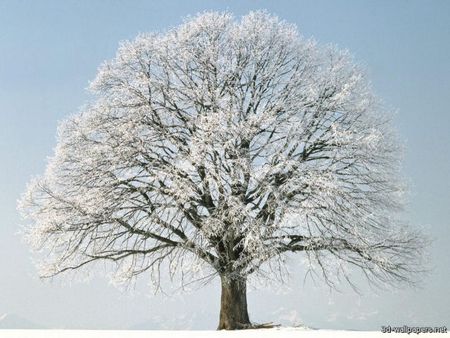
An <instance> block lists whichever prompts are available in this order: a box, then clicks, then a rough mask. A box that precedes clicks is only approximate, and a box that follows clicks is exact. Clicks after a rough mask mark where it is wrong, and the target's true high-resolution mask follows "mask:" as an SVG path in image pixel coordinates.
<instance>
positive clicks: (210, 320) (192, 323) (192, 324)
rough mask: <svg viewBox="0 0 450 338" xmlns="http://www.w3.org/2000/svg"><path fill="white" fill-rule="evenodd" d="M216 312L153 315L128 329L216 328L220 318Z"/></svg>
mask: <svg viewBox="0 0 450 338" xmlns="http://www.w3.org/2000/svg"><path fill="white" fill-rule="evenodd" d="M216 317H217V315H216V314H215V313H214V314H212V313H207V312H201V313H190V314H186V315H183V316H177V317H172V318H168V317H165V316H153V317H152V318H149V319H148V320H147V321H145V322H141V323H138V324H135V325H132V326H131V327H128V330H214V329H215V328H216V327H215V326H216V325H217V321H218V318H216Z"/></svg>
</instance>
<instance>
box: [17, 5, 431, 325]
mask: <svg viewBox="0 0 450 338" xmlns="http://www.w3.org/2000/svg"><path fill="white" fill-rule="evenodd" d="M90 88H91V90H92V91H93V93H94V94H95V101H94V102H93V103H91V104H89V105H88V106H87V107H85V108H84V109H83V110H82V111H81V112H80V113H78V114H76V115H74V116H72V117H70V118H68V119H67V120H66V121H64V122H63V123H62V125H61V126H60V128H59V131H58V143H57V147H56V149H55V154H54V156H53V157H52V158H50V160H49V164H48V167H47V170H46V172H45V174H44V175H43V176H42V177H41V178H39V179H37V180H34V181H33V182H32V183H31V184H30V186H29V188H28V190H27V193H26V194H25V195H24V197H23V198H22V200H21V202H20V208H21V209H22V211H23V212H24V214H25V216H26V217H28V218H29V219H30V220H31V222H29V223H30V224H29V225H28V226H26V236H27V239H28V240H29V242H31V243H32V244H33V245H34V246H35V247H38V248H43V249H44V250H45V252H46V253H47V254H46V256H45V259H44V260H43V263H44V264H43V266H42V271H41V274H42V275H43V276H54V275H57V274H59V273H62V272H64V271H67V270H74V269H78V268H81V267H83V266H85V265H87V264H89V263H93V262H96V261H111V262H113V266H114V265H115V266H116V267H117V270H116V271H117V273H116V275H115V276H116V278H117V279H120V280H122V281H128V280H130V279H132V278H133V277H134V276H137V275H138V274H141V273H143V272H146V271H147V272H149V274H150V276H151V277H152V278H153V279H154V281H155V282H156V283H158V282H159V276H160V272H161V268H162V267H167V268H168V270H169V272H170V274H176V273H180V276H181V281H182V282H183V283H186V282H189V281H192V280H196V279H198V278H207V277H208V278H214V277H215V276H219V277H220V279H221V285H222V295H221V309H220V323H219V329H236V328H245V327H249V326H250V325H251V322H250V319H249V315H248V312H247V298H246V285H247V278H248V277H249V276H250V275H252V276H256V277H257V278H259V277H261V278H264V277H267V276H268V274H275V275H279V276H282V275H283V273H284V271H285V270H284V269H283V267H284V266H285V258H286V256H287V255H289V254H290V253H297V252H298V253H302V254H303V256H304V258H306V260H305V261H306V262H307V265H308V269H310V270H311V272H312V273H315V274H316V275H317V276H320V277H323V279H324V281H325V282H326V283H328V284H329V285H331V286H334V285H335V284H336V283H337V282H339V281H340V280H342V279H347V280H348V282H350V283H352V280H351V279H350V278H349V274H348V269H349V268H350V267H352V266H353V267H356V268H359V269H360V270H361V271H362V272H363V273H364V274H365V276H366V277H367V279H368V280H369V281H370V282H373V283H379V284H382V285H383V284H385V283H388V284H392V283H396V282H411V281H412V280H413V278H412V277H413V275H414V273H415V272H417V271H418V270H420V257H421V253H422V248H423V246H424V240H423V236H422V235H421V234H420V233H418V232H415V231H413V230H408V228H407V227H406V226H405V225H404V223H403V222H402V221H401V219H400V217H399V216H398V215H399V214H398V211H399V210H401V208H402V202H401V196H402V192H403V188H402V183H401V179H400V175H399V150H400V149H399V145H398V141H397V140H396V137H395V133H393V131H392V129H391V125H390V119H389V115H388V114H386V113H384V112H383V107H382V105H380V104H379V102H378V101H377V99H376V98H375V97H374V96H373V95H372V94H371V89H370V86H369V85H368V82H367V80H366V79H365V76H364V73H363V72H362V71H361V70H360V69H359V68H358V67H357V66H355V65H354V62H353V61H352V58H351V57H350V56H349V55H348V53H347V52H343V51H340V50H338V49H336V48H334V47H330V46H327V47H323V46H317V44H316V43H315V42H314V41H313V40H306V39H304V38H302V37H300V36H299V35H298V33H297V31H296V28H295V27H294V26H292V25H290V24H287V23H285V22H283V21H280V20H279V19H278V18H276V17H273V16H270V15H268V14H267V13H265V12H252V13H250V14H248V15H246V16H244V17H243V18H242V19H241V20H240V21H238V22H237V21H235V20H234V19H233V18H232V16H231V15H230V14H228V13H204V14H201V15H198V16H196V17H194V18H191V19H189V20H187V21H186V22H185V23H184V24H183V25H181V26H179V27H178V28H175V29H172V30H170V31H168V32H167V33H165V34H145V35H140V36H138V37H137V38H136V39H135V40H134V41H131V42H125V43H122V44H121V46H120V48H119V50H118V52H117V55H116V57H115V59H114V60H112V61H110V62H106V63H104V64H103V65H102V66H101V68H100V70H99V73H98V75H97V77H96V79H95V80H94V81H93V82H92V83H91V85H90ZM90 265H92V264H90Z"/></svg>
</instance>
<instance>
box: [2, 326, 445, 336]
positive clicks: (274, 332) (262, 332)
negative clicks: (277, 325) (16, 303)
mask: <svg viewBox="0 0 450 338" xmlns="http://www.w3.org/2000/svg"><path fill="white" fill-rule="evenodd" d="M397 335H401V336H408V335H407V334H406V333H403V334H402V333H399V334H395V333H391V334H388V333H381V332H376V331H344V330H342V331H337V330H305V329H297V328H282V329H259V330H241V331H156V330H155V331H152V330H148V331H107V330H105V331H102V330H0V337H1V338H81V337H82V338H144V337H145V338H244V337H245V338H294V337H295V338H323V337H333V338H356V337H385V338H387V337H391V336H397ZM448 335H449V334H448V333H447V334H431V333H426V334H425V333H421V334H420V337H431V336H433V337H436V336H437V337H444V336H448ZM414 336H415V334H414Z"/></svg>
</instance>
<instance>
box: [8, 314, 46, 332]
mask: <svg viewBox="0 0 450 338" xmlns="http://www.w3.org/2000/svg"><path fill="white" fill-rule="evenodd" d="M1 329H45V327H44V326H42V325H38V324H36V323H33V322H32V321H30V320H28V319H26V318H23V317H20V316H18V315H16V314H12V313H11V314H10V313H5V314H3V315H0V330H1Z"/></svg>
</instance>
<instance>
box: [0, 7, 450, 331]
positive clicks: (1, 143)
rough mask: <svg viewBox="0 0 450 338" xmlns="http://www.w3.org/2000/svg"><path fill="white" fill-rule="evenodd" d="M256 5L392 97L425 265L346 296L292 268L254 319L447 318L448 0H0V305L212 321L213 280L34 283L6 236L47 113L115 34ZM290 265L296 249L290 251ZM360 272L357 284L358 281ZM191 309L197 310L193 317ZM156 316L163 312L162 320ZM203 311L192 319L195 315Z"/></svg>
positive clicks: (50, 132) (51, 323) (333, 324)
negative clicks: (334, 49) (172, 286)
mask: <svg viewBox="0 0 450 338" xmlns="http://www.w3.org/2000/svg"><path fill="white" fill-rule="evenodd" d="M253 9H267V10H268V11H269V12H271V13H274V14H277V15H279V16H280V17H281V18H283V19H285V20H287V21H289V22H293V23H296V24H297V25H298V27H299V30H300V31H301V33H302V34H303V35H304V36H307V37H310V36H314V37H315V38H316V39H317V40H318V41H319V42H320V43H334V44H337V45H338V46H339V47H341V48H348V49H349V50H350V51H351V52H352V53H353V54H354V55H355V57H356V60H358V61H359V62H360V63H362V64H363V65H364V66H365V67H366V68H367V69H368V72H369V77H370V78H371V79H372V82H373V86H374V88H375V91H376V92H377V94H378V95H379V96H380V97H382V98H383V99H384V101H385V102H386V104H387V105H388V106H389V107H392V108H395V109H396V110H398V114H397V115H396V118H395V124H396V126H397V127H398V129H399V131H400V134H401V136H402V138H403V139H404V140H406V154H405V161H404V172H405V175H406V176H407V177H408V179H409V181H410V183H411V203H410V207H409V210H408V218H409V219H410V220H411V222H412V223H413V224H415V225H416V226H425V227H426V229H427V231H428V232H429V233H430V234H431V236H432V237H433V238H434V242H433V246H432V248H431V251H430V259H431V265H432V266H433V267H434V270H433V272H432V273H431V274H430V276H429V277H428V278H427V279H426V280H425V281H424V284H423V288H422V289H418V290H413V289H404V290H396V291H386V292H378V293H377V294H374V293H373V291H372V290H370V289H368V288H367V287H363V292H364V293H363V295H362V296H358V295H356V294H355V293H352V292H351V291H350V290H348V288H347V287H343V288H342V291H343V292H342V293H331V294H330V293H329V291H328V290H327V289H326V288H322V287H320V286H314V284H313V283H311V282H307V283H306V285H303V281H302V271H301V268H293V270H294V274H293V278H292V280H291V281H290V283H289V284H288V288H285V289H281V290H278V288H277V292H274V291H273V288H266V289H261V290H256V291H252V292H251V293H250V301H249V302H250V314H251V317H252V319H254V320H256V321H272V320H273V321H278V322H280V321H281V322H287V321H288V320H287V319H282V318H283V317H288V315H292V314H295V313H297V317H298V320H299V321H301V322H303V323H304V324H306V325H309V326H313V327H322V328H354V329H375V330H377V329H379V327H380V326H381V325H387V324H391V325H395V324H399V325H403V324H408V325H447V326H449V324H450V322H449V318H450V296H449V295H450V290H449V286H448V285H449V282H450V258H449V256H450V255H449V245H448V241H449V240H450V227H449V225H450V224H449V223H450V222H449V219H450V180H449V174H450V150H449V146H450V135H449V129H450V128H449V127H450V112H449V109H448V106H449V103H448V101H449V99H450V80H449V79H450V64H449V63H450V1H445V0H442V1H437V0H434V1H406V0H403V1H401V0H396V1H390V0H389V1H379V0H377V1H356V0H354V1H353V0H341V1H331V0H330V1H234V2H232V1H130V0H128V1H107V0H104V1H99V0H89V1H88V0H84V1H43V0H42V1H31V0H30V1H18V0H17V1H13V0H10V1H6V0H0V159H1V165H0V187H1V189H0V257H1V258H0V314H1V313H4V312H8V313H16V314H18V315H20V316H23V317H26V318H28V319H30V320H33V321H35V322H38V323H40V324H42V325H45V326H48V327H68V328H127V327H130V326H133V325H135V324H138V323H140V322H144V321H146V320H149V319H151V318H156V316H159V317H160V318H161V320H162V321H163V322H164V321H166V322H167V325H168V326H170V325H172V324H171V322H170V321H169V320H168V318H172V317H173V318H183V316H184V318H185V320H187V319H189V318H191V317H192V314H195V313H197V318H194V317H192V318H191V319H192V323H193V324H192V325H193V327H197V328H212V329H213V328H215V326H216V324H217V323H216V320H217V314H218V305H219V290H218V287H217V284H213V285H210V286H209V287H207V288H205V289H202V290H200V291H195V292H192V293H190V294H188V295H182V296H173V297H170V298H165V297H163V296H156V297H154V296H150V295H148V292H147V291H146V288H145V281H143V282H142V283H139V285H138V286H137V288H136V290H135V292H134V294H130V293H123V292H120V291H118V290H116V289H115V288H113V287H112V286H111V285H109V284H108V281H107V279H106V278H103V277H96V278H94V280H93V281H92V282H90V283H88V284H80V283H72V284H67V283H65V284H61V283H59V282H53V283H51V284H49V283H42V282H41V281H40V280H38V279H37V277H36V271H35V270H34V268H33V265H32V263H31V259H30V255H29V253H28V250H27V248H26V247H25V246H24V245H23V244H22V243H21V241H20V237H19V236H17V235H16V232H17V231H18V229H19V227H18V225H19V224H20V218H19V216H18V214H17V212H16V210H15V207H16V200H17V198H18V197H19V196H20V194H21V193H22V192H23V190H24V189H25V185H26V183H27V182H28V181H29V179H30V178H31V177H32V176H35V175H38V174H40V173H42V172H43V170H44V167H45V163H46V157H47V156H50V155H51V154H52V149H53V147H54V146H55V132H56V126H57V122H58V121H60V120H62V119H63V118H64V117H66V116H67V115H69V114H71V113H74V112H76V111H77V109H78V107H79V106H81V105H82V104H83V103H85V102H86V100H87V99H88V98H89V95H88V94H87V92H86V91H85V88H86V86H87V84H88V81H89V80H92V79H93V78H94V76H95V73H96V69H97V67H98V66H99V64H100V63H101V62H102V61H103V60H105V59H110V58H111V57H113V56H114V54H115V51H116V49H117V46H118V42H119V41H121V40H124V39H131V38H134V37H135V36H136V35H137V34H138V33H139V32H147V31H155V30H159V31H163V30H166V29H168V28H170V27H172V26H175V25H178V24H179V23H180V22H181V19H182V18H183V17H185V16H186V15H189V14H195V13H197V12H199V11H204V10H229V11H230V12H232V13H234V14H235V15H236V16H240V15H242V14H245V13H247V12H248V11H249V10H253ZM293 265H295V261H293ZM363 285H364V284H363ZM202 317H205V318H204V320H202ZM166 319H167V320H166ZM202 322H204V323H202Z"/></svg>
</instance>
